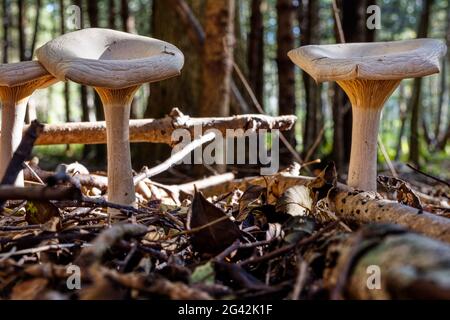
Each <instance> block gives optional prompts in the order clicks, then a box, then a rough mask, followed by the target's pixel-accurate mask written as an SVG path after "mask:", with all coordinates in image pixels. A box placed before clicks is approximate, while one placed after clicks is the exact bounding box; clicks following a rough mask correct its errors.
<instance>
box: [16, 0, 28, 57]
mask: <svg viewBox="0 0 450 320" xmlns="http://www.w3.org/2000/svg"><path fill="white" fill-rule="evenodd" d="M17 6H18V8H17V9H18V14H17V18H18V26H17V27H18V30H19V58H20V61H25V60H26V57H27V53H26V50H27V49H26V43H27V40H26V36H25V29H26V26H27V20H26V16H25V15H26V11H27V10H26V3H25V1H24V0H18V1H17Z"/></svg>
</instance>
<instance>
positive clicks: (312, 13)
mask: <svg viewBox="0 0 450 320" xmlns="http://www.w3.org/2000/svg"><path fill="white" fill-rule="evenodd" d="M300 10H301V11H302V14H301V16H302V21H300V25H301V26H302V31H303V32H302V34H303V36H302V38H301V45H302V46H304V45H309V44H318V43H319V42H320V22H319V1H318V0H309V1H308V5H306V4H305V2H304V1H303V2H302V7H301V9H300ZM302 74H303V84H304V87H305V102H306V117H305V125H304V132H303V157H305V155H306V154H307V153H308V151H309V150H310V149H311V147H312V146H313V145H314V143H315V141H316V140H317V137H318V136H319V133H320V131H321V129H322V127H323V112H322V100H321V91H322V86H321V85H320V84H317V83H316V82H315V81H314V79H313V78H311V76H309V75H308V74H307V73H306V72H302ZM313 155H314V153H312V154H310V156H313ZM305 161H307V160H305Z"/></svg>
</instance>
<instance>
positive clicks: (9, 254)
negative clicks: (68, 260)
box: [0, 243, 91, 261]
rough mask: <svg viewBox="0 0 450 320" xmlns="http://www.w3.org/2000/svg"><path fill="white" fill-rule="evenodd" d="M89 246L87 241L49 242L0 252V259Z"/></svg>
mask: <svg viewBox="0 0 450 320" xmlns="http://www.w3.org/2000/svg"><path fill="white" fill-rule="evenodd" d="M89 246H91V245H90V244H89V243H85V244H81V245H80V244H78V243H63V244H49V245H46V246H42V247H37V248H29V249H23V250H18V251H14V250H13V251H10V252H5V253H1V254H0V259H1V260H3V259H5V258H9V257H12V256H20V255H24V254H34V253H39V252H42V251H49V250H61V249H66V248H73V247H89ZM1 260H0V261H1Z"/></svg>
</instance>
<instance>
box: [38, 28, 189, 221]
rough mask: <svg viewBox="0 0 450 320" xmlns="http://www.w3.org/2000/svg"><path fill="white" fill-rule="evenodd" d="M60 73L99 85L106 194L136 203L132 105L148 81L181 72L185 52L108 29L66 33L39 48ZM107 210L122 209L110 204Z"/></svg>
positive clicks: (111, 198) (64, 77) (54, 71)
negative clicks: (106, 175) (102, 113)
mask: <svg viewBox="0 0 450 320" xmlns="http://www.w3.org/2000/svg"><path fill="white" fill-rule="evenodd" d="M36 55H37V57H38V59H39V61H40V62H41V63H42V64H43V65H44V66H45V67H46V69H47V70H48V71H49V72H50V73H51V74H53V75H54V76H55V77H56V78H58V79H61V80H71V81H74V82H77V83H80V84H84V85H88V86H92V87H94V88H95V89H96V91H97V92H98V94H99V95H100V98H101V100H102V103H103V107H104V112H105V119H106V127H107V129H106V131H107V133H106V135H107V149H108V200H109V201H111V202H113V203H117V204H122V205H135V189H134V184H133V171H132V168H131V155H130V146H129V143H130V141H129V116H130V106H131V101H132V100H133V96H134V94H135V93H136V91H137V89H138V88H139V87H140V86H141V85H142V84H144V83H151V82H157V81H161V80H164V79H168V78H171V77H175V76H178V75H179V74H180V72H181V69H182V67H183V64H184V56H183V54H182V53H181V51H180V50H178V49H177V48H176V47H175V46H174V45H172V44H170V43H167V42H164V41H160V40H157V39H152V38H148V37H143V36H138V35H134V34H129V33H124V32H120V31H115V30H109V29H100V28H87V29H82V30H79V31H75V32H70V33H66V34H64V35H62V36H60V37H58V38H56V39H53V40H52V41H50V42H48V43H47V44H46V45H44V46H43V47H41V48H39V49H38V50H37V51H36ZM108 213H109V214H110V215H114V214H116V213H119V212H118V210H116V209H111V208H108Z"/></svg>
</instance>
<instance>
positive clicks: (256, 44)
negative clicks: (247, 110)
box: [247, 0, 264, 107]
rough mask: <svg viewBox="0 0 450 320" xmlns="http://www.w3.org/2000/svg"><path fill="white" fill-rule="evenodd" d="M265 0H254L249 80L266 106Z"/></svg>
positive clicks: (249, 39)
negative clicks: (263, 6) (263, 8)
mask: <svg viewBox="0 0 450 320" xmlns="http://www.w3.org/2000/svg"><path fill="white" fill-rule="evenodd" d="M262 5H263V0H252V3H251V12H252V13H251V18H250V34H249V36H248V58H247V59H248V70H249V82H250V85H251V86H252V89H253V91H254V92H255V96H256V98H257V99H258V102H259V103H260V104H261V106H262V107H264V25H263V13H262V8H261V7H262Z"/></svg>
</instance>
